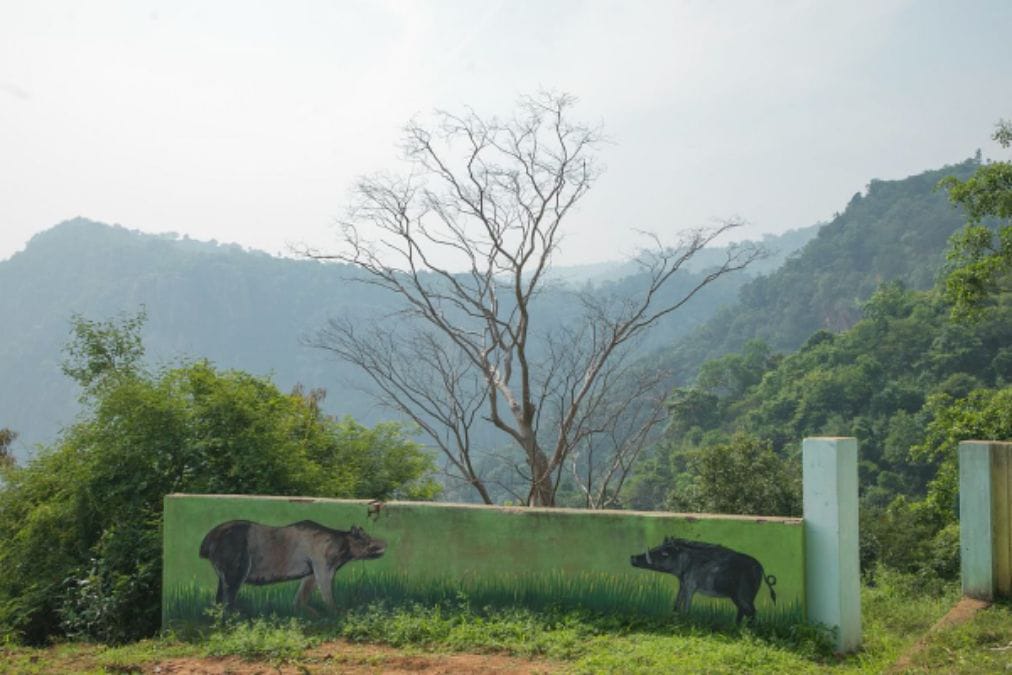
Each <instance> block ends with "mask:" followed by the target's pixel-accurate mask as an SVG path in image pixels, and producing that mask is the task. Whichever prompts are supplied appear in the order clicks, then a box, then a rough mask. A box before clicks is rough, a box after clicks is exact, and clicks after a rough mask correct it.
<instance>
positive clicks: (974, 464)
mask: <svg viewBox="0 0 1012 675" xmlns="http://www.w3.org/2000/svg"><path fill="white" fill-rule="evenodd" d="M959 528H960V530H959V537H960V560H961V567H962V575H961V576H962V582H963V593H964V594H965V595H968V596H970V597H975V598H983V599H987V600H990V599H993V598H994V597H995V596H1005V597H1012V443H999V442H995V441H964V442H962V443H960V444H959Z"/></svg>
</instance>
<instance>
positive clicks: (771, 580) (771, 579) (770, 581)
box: [763, 574, 777, 605]
mask: <svg viewBox="0 0 1012 675" xmlns="http://www.w3.org/2000/svg"><path fill="white" fill-rule="evenodd" d="M763 581H765V582H766V585H767V586H769V587H770V600H772V601H773V604H774V605H775V604H777V592H776V591H774V590H773V587H774V586H776V585H777V578H776V577H775V576H773V575H772V574H767V575H766V576H764V577H763Z"/></svg>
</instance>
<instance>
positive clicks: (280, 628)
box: [206, 617, 318, 664]
mask: <svg viewBox="0 0 1012 675" xmlns="http://www.w3.org/2000/svg"><path fill="white" fill-rule="evenodd" d="M317 641H318V640H316V639H314V638H312V637H310V636H307V635H306V633H305V631H304V629H303V627H302V625H301V624H300V623H299V622H298V620H296V619H289V620H288V621H280V620H277V619H273V618H264V617H260V618H257V619H254V620H252V621H236V620H231V621H229V622H228V623H227V624H226V625H225V626H223V627H222V628H220V629H218V630H215V631H213V632H212V633H211V634H210V635H209V636H208V637H207V639H206V645H207V653H208V654H209V655H210V656H230V655H236V656H241V657H243V658H244V659H251V660H252V659H258V660H262V661H269V662H271V663H275V664H277V663H284V662H288V661H292V660H294V659H295V658H297V657H299V656H302V655H303V654H304V653H305V651H306V650H307V649H309V648H310V647H311V646H313V644H315V643H316V642H317Z"/></svg>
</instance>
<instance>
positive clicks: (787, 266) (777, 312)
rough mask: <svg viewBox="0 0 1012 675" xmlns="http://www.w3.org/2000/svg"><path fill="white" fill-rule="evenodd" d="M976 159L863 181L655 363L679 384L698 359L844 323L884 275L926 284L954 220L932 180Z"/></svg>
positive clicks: (973, 165)
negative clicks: (774, 264) (860, 189)
mask: <svg viewBox="0 0 1012 675" xmlns="http://www.w3.org/2000/svg"><path fill="white" fill-rule="evenodd" d="M978 166H979V165H978V163H977V162H976V161H975V160H973V159H970V160H967V161H964V162H961V163H959V164H956V165H952V166H947V167H944V168H941V169H936V170H932V171H926V172H924V173H921V174H918V175H914V176H910V177H908V178H904V179H902V180H895V181H885V180H872V181H871V182H870V183H869V184H868V186H867V190H866V191H865V192H864V193H857V194H855V195H854V196H853V198H852V199H851V200H850V202H849V203H848V204H847V206H846V208H845V209H844V210H843V211H842V212H841V213H838V214H836V215H835V216H834V217H833V218H832V219H831V220H830V221H829V222H828V223H825V224H824V225H823V226H822V227H821V228H819V233H818V235H817V236H816V237H815V238H814V239H812V240H811V241H809V242H808V243H807V244H806V245H805V247H804V248H803V249H801V250H800V251H799V252H798V253H796V254H795V255H793V256H792V257H791V258H789V259H788V260H787V261H786V262H785V263H784V264H783V266H781V267H780V268H779V269H777V270H776V271H774V272H771V273H770V274H768V275H766V276H762V277H759V278H757V279H753V280H751V281H749V282H748V283H746V284H745V285H743V286H742V288H741V290H740V291H739V294H738V302H737V303H735V304H733V305H730V306H726V307H723V308H722V309H721V310H720V311H719V312H717V314H716V316H714V317H713V318H711V319H710V320H708V321H707V322H706V323H705V324H704V325H703V326H701V327H699V328H698V329H696V330H695V331H694V333H693V334H692V335H690V336H688V337H686V338H684V339H681V340H679V341H677V342H675V343H673V345H672V346H669V347H668V349H667V351H666V353H665V355H664V358H663V360H662V365H665V366H667V367H669V368H670V369H671V370H672V371H673V372H675V373H676V375H677V376H678V377H679V379H680V381H681V382H682V383H683V384H684V383H687V382H689V380H690V379H691V378H692V377H693V376H694V375H695V374H696V372H697V371H698V370H699V368H700V366H701V365H702V364H704V363H706V362H707V361H709V360H712V359H714V358H717V357H720V356H721V355H724V354H728V353H733V352H740V351H743V350H744V348H745V344H746V343H747V342H748V341H749V340H760V341H762V342H763V343H765V344H767V345H769V347H770V349H772V350H773V351H775V352H789V351H793V350H796V349H798V348H800V347H801V346H802V345H803V344H805V342H806V341H807V340H808V339H809V338H810V337H811V336H812V335H813V334H815V333H817V332H818V331H820V330H827V331H832V332H840V331H844V330H846V329H848V328H850V327H851V326H853V325H854V324H855V323H856V322H857V321H859V320H860V319H861V318H862V307H861V305H862V303H863V302H865V301H866V300H867V299H868V298H869V297H871V295H872V294H873V293H874V292H875V291H876V290H877V288H878V287H879V286H880V285H881V284H882V283H884V282H890V281H896V282H900V283H902V284H903V285H904V286H905V287H907V288H912V289H917V290H927V289H930V288H932V287H933V286H934V283H935V281H936V278H937V276H938V273H939V270H940V269H941V268H942V265H943V263H944V258H945V251H946V246H947V243H948V240H949V237H950V236H951V235H952V234H953V233H954V232H956V231H958V230H959V228H960V227H961V226H962V224H963V214H962V213H961V212H960V211H959V210H957V209H953V208H952V205H951V204H950V203H949V202H948V200H946V199H945V196H944V195H942V194H940V193H939V192H938V191H937V190H936V189H935V187H936V185H937V184H938V181H939V180H941V179H942V178H943V177H945V176H950V175H951V176H955V177H956V178H958V179H965V178H968V177H969V176H970V175H971V174H972V173H973V172H974V171H975V170H976V169H977V168H978Z"/></svg>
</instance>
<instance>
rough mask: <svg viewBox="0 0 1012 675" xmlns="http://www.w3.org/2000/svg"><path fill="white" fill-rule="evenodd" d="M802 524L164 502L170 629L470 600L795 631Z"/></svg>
mask: <svg viewBox="0 0 1012 675" xmlns="http://www.w3.org/2000/svg"><path fill="white" fill-rule="evenodd" d="M802 530H803V528H802V524H801V520H800V519H796V518H758V517H740V516H703V515H690V514H675V513H658V512H653V513H637V512H628V511H585V510H572V509H538V508H520V507H490V506H475V505H460V504H439V503H412V502H388V503H385V504H383V505H382V506H381V507H377V505H376V504H375V503H370V502H368V501H364V500H363V501H356V500H330V499H307V498H287V497H245V496H212V495H170V496H169V497H167V498H166V500H165V521H164V537H165V545H164V561H165V562H164V565H163V570H162V573H163V583H162V588H163V602H162V611H163V623H164V625H165V626H166V627H167V628H168V627H175V626H177V625H179V624H187V623H205V622H207V621H208V620H209V619H208V609H209V608H212V607H214V606H215V605H216V603H221V604H224V605H225V606H226V607H227V608H229V611H238V612H239V613H241V614H244V615H250V616H252V615H270V614H276V615H278V616H294V615H299V614H302V613H307V612H308V613H310V614H313V613H316V614H322V615H324V616H326V615H333V613H334V612H335V611H340V612H343V611H348V610H353V609H355V608H360V607H368V606H369V605H370V604H372V603H375V602H382V603H385V604H387V605H398V604H411V603H420V604H423V605H430V606H431V605H435V604H444V605H445V604H453V603H459V602H466V603H468V604H469V605H470V606H472V607H503V608H506V607H527V608H530V609H535V610H538V609H548V608H561V609H583V610H588V611H591V612H601V613H608V614H624V615H630V616H640V617H657V618H663V617H670V616H672V613H673V611H672V607H675V609H676V611H677V612H679V613H685V612H688V613H690V614H691V615H692V617H693V620H694V621H695V620H700V621H703V622H705V623H707V624H709V625H733V624H734V622H735V621H742V620H744V619H749V620H751V621H755V622H758V623H760V624H767V623H770V624H776V625H781V624H784V625H791V624H793V623H797V622H799V621H802V620H803V619H804V616H803V615H804V610H803V607H804V554H803V547H804V544H803V532H802ZM672 535H674V537H672ZM675 537H677V538H675ZM657 542H664V543H662V544H661V545H659V546H653V548H650V547H651V546H652V545H654V544H656V543H657ZM648 549H649V550H648ZM634 551H647V552H646V553H641V554H639V555H634V556H632V558H631V559H630V553H632V552H634ZM665 554H667V559H670V560H671V561H672V562H668V563H666V562H662V561H664V560H665V559H666V556H665ZM679 560H681V562H678V561H679ZM353 561H363V562H361V563H359V564H348V563H351V562H353ZM759 561H762V563H761V564H760V563H759ZM630 562H632V565H630ZM338 570H340V571H339V572H338ZM647 570H656V571H659V572H666V573H665V574H657V573H654V572H652V571H650V572H648V571H647ZM765 570H769V571H770V572H775V574H776V578H774V576H773V575H772V574H769V575H767V574H766V572H765ZM774 584H776V593H773V592H772V591H773V585H774ZM763 585H766V586H767V587H768V590H769V592H765V591H764V592H758V591H760V590H761V588H762V586H763ZM317 591H318V592H317ZM774 599H775V601H774Z"/></svg>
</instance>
